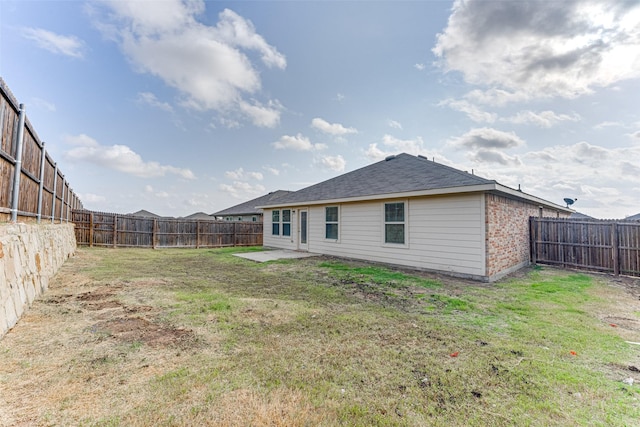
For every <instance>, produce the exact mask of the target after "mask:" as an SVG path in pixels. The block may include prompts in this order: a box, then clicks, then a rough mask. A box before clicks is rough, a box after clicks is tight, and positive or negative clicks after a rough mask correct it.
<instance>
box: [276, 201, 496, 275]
mask: <svg viewBox="0 0 640 427" xmlns="http://www.w3.org/2000/svg"><path fill="white" fill-rule="evenodd" d="M393 201H404V202H405V203H406V205H405V211H406V228H405V239H406V242H407V245H405V246H402V245H398V246H394V245H390V244H384V234H383V233H384V226H383V219H384V218H383V216H384V211H383V208H384V201H382V200H381V201H374V202H360V203H342V204H340V205H339V206H340V217H339V238H338V241H334V240H327V239H325V238H324V230H325V228H324V226H325V222H324V205H322V206H312V207H310V208H309V252H314V253H320V254H328V255H335V256H341V257H347V258H356V259H363V260H368V261H375V262H383V263H389V264H396V265H405V266H410V267H417V268H424V269H430V270H441V271H448V272H453V273H459V274H468V275H475V276H484V274H485V259H484V241H485V239H484V201H483V198H482V197H481V195H480V194H471V195H459V196H450V197H421V198H413V199H404V200H393ZM269 220H270V214H267V213H266V212H265V246H277V247H282V248H292V246H291V245H289V244H288V242H284V241H283V239H282V238H271V237H272V236H270V235H269V233H270V231H269V230H271V226H270V224H267V222H268V221H269ZM292 237H293V236H292ZM294 242H295V239H294ZM293 247H295V244H294V246H293Z"/></svg>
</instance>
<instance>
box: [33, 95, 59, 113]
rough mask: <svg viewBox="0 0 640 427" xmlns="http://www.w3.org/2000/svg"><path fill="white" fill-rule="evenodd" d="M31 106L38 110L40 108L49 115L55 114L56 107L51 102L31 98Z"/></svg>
mask: <svg viewBox="0 0 640 427" xmlns="http://www.w3.org/2000/svg"><path fill="white" fill-rule="evenodd" d="M33 105H34V106H35V107H38V108H42V109H43V110H47V111H49V112H51V113H55V112H56V105H55V104H54V103H52V102H49V101H45V100H44V99H41V98H33Z"/></svg>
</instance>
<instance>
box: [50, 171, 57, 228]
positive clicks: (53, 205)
mask: <svg viewBox="0 0 640 427" xmlns="http://www.w3.org/2000/svg"><path fill="white" fill-rule="evenodd" d="M53 166H54V168H53V197H52V200H51V223H52V224H53V223H54V222H55V221H56V198H57V192H58V164H57V163H54V165H53Z"/></svg>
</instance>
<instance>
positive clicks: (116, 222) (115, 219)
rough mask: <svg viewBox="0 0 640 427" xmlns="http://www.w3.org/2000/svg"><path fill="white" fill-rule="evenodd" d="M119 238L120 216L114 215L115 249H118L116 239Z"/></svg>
mask: <svg viewBox="0 0 640 427" xmlns="http://www.w3.org/2000/svg"><path fill="white" fill-rule="evenodd" d="M117 238H118V215H116V214H114V215H113V247H114V248H115V247H116V239H117Z"/></svg>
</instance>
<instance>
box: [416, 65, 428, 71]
mask: <svg viewBox="0 0 640 427" xmlns="http://www.w3.org/2000/svg"><path fill="white" fill-rule="evenodd" d="M413 67H414V68H415V69H416V70H418V71H423V70H424V69H425V68H426V67H425V66H424V64H415V65H414V66H413Z"/></svg>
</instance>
